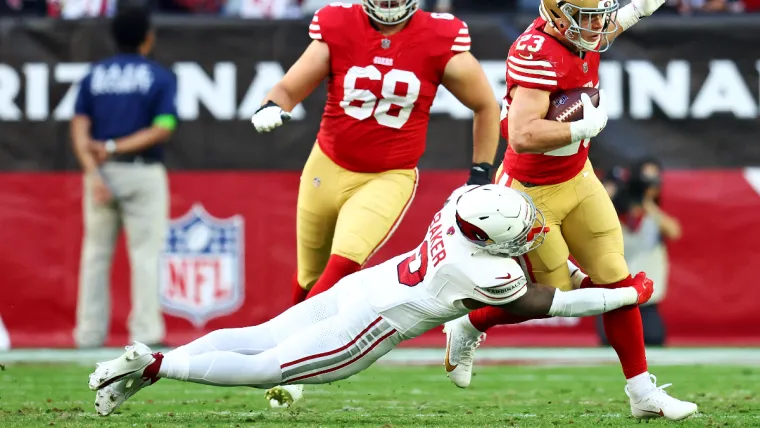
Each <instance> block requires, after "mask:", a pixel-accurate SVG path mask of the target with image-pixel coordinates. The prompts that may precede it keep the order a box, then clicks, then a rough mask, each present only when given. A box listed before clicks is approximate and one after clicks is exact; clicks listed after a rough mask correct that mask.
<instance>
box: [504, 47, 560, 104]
mask: <svg viewBox="0 0 760 428" xmlns="http://www.w3.org/2000/svg"><path fill="white" fill-rule="evenodd" d="M534 37H542V36H534ZM518 42H519V41H518ZM518 42H515V43H518ZM530 43H531V42H530V41H528V42H526V44H528V45H529V46H530ZM541 44H543V43H541ZM533 46H535V45H533ZM543 49H544V50H541V51H539V52H531V51H530V50H526V49H520V50H518V49H516V48H515V47H513V48H512V49H510V51H509V57H508V58H507V86H508V87H510V88H511V87H514V86H522V87H524V88H530V89H541V90H544V91H548V92H554V91H556V90H557V84H558V80H557V76H558V70H557V67H556V65H555V64H554V62H552V61H551V60H550V58H549V55H548V54H547V52H546V49H547V48H546V47H543Z"/></svg>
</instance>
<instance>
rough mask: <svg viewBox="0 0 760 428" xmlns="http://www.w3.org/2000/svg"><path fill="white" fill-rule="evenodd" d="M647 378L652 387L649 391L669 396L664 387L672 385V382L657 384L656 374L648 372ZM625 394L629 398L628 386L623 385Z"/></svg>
mask: <svg viewBox="0 0 760 428" xmlns="http://www.w3.org/2000/svg"><path fill="white" fill-rule="evenodd" d="M649 379H650V380H651V381H652V388H651V389H649V390H648V391H647V392H649V391H653V392H654V393H655V394H657V395H666V396H667V397H670V395H668V393H667V392H665V388H667V387H669V386H672V385H673V384H672V383H666V384H665V385H660V386H657V376H655V375H653V374H651V373H650V374H649ZM625 395H627V396H628V398H631V392H630V391H629V389H628V386H626V387H625Z"/></svg>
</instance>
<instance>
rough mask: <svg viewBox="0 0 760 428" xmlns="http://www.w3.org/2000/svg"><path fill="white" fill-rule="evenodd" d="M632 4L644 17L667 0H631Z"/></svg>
mask: <svg viewBox="0 0 760 428" xmlns="http://www.w3.org/2000/svg"><path fill="white" fill-rule="evenodd" d="M631 4H632V5H633V7H635V8H636V11H638V12H639V14H640V15H641V17H642V18H643V17H645V16H650V15H651V14H653V13H654V12H655V11H656V10H657V9H659V8H660V6H662V5H663V4H665V0H631Z"/></svg>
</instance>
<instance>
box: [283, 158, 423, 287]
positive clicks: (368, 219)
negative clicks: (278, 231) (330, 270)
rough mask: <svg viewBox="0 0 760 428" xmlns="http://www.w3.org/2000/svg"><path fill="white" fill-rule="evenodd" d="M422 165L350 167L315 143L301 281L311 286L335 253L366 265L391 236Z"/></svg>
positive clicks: (302, 213) (306, 187) (305, 185)
mask: <svg viewBox="0 0 760 428" xmlns="http://www.w3.org/2000/svg"><path fill="white" fill-rule="evenodd" d="M417 182H418V171H417V169H403V170H391V171H386V172H380V173H360V172H353V171H349V170H347V169H345V168H342V167H340V166H338V165H336V164H335V162H333V161H332V160H331V159H330V158H328V157H327V156H326V155H325V154H324V153H323V152H322V150H321V149H320V148H319V144H314V148H313V149H312V151H311V154H310V155H309V159H308V160H307V161H306V165H305V166H304V170H303V173H302V175H301V184H300V186H299V189H298V208H297V210H298V212H297V219H296V236H297V241H298V248H297V252H298V254H297V258H298V283H299V284H300V285H301V287H303V288H305V289H310V288H311V286H312V285H314V283H315V282H316V281H317V279H318V278H319V276H320V275H321V274H322V271H323V270H324V268H325V266H326V265H327V261H328V259H329V258H330V255H331V254H337V255H340V256H342V257H345V258H347V259H349V260H352V261H354V262H356V263H358V264H360V265H363V264H364V263H365V262H367V260H369V258H370V257H371V256H372V255H373V254H374V253H375V252H376V251H377V250H378V249H379V248H380V247H381V246H382V245H383V244H384V243H385V242H386V241H387V240H388V239H389V238H390V237H391V235H392V234H393V232H394V231H395V229H396V227H397V226H398V224H399V223H400V222H401V219H402V218H403V217H404V214H405V213H406V211H407V209H408V208H409V206H410V205H411V203H412V199H414V194H415V191H416V190H417Z"/></svg>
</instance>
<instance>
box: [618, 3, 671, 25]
mask: <svg viewBox="0 0 760 428" xmlns="http://www.w3.org/2000/svg"><path fill="white" fill-rule="evenodd" d="M663 4H665V0H631V2H630V3H629V4H627V5H626V6H625V7H622V8H620V10H619V11H618V14H617V22H618V24H619V25H620V26H621V27H622V28H623V31H625V30H627V29H629V28H631V27H633V26H634V25H635V24H636V23H637V22H639V20H640V19H641V18H643V17H645V16H650V15H651V14H653V13H654V12H655V11H656V10H657V9H659V8H660V6H662V5H663Z"/></svg>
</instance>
